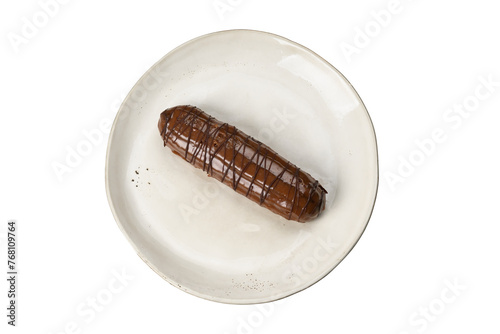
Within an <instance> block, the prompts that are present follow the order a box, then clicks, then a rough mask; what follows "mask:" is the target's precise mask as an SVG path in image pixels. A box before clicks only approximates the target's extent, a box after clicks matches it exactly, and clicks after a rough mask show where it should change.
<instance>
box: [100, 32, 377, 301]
mask: <svg viewBox="0 0 500 334" xmlns="http://www.w3.org/2000/svg"><path fill="white" fill-rule="evenodd" d="M238 32H245V33H248V32H250V33H257V34H263V35H268V36H269V37H273V38H278V39H281V40H284V41H286V42H288V43H290V44H293V45H294V46H296V47H298V48H300V49H303V50H305V51H306V52H309V53H310V54H312V55H313V56H315V57H317V58H318V59H319V60H320V61H322V62H323V63H324V64H325V65H327V66H328V67H329V68H331V69H332V70H333V71H335V72H336V73H337V74H338V75H339V76H340V77H341V78H342V79H343V80H344V81H345V82H346V83H347V84H348V85H349V87H350V88H351V89H352V91H353V92H354V93H355V95H356V97H357V98H358V99H359V101H360V102H361V105H362V107H363V110H364V113H365V115H366V116H367V119H368V122H369V128H370V129H371V131H372V132H373V139H374V144H375V146H374V153H375V168H376V176H375V185H374V195H373V202H372V204H371V208H370V211H369V214H368V217H367V219H366V222H365V224H364V227H363V229H362V231H361V232H360V233H359V236H358V237H357V238H356V240H355V241H354V243H353V244H352V246H351V247H350V248H349V249H348V250H347V251H346V252H345V254H344V255H343V256H342V258H341V259H340V261H339V262H337V263H336V264H335V265H334V266H333V267H332V268H331V269H330V270H328V271H327V272H326V273H325V274H324V275H323V276H321V277H320V278H318V279H317V280H315V281H312V282H311V283H310V284H309V283H308V284H309V285H307V286H305V287H303V288H301V289H299V290H296V291H293V292H291V293H289V294H286V295H284V296H281V297H271V298H268V299H265V300H256V301H251V300H248V299H230V298H220V297H214V296H210V295H206V294H203V293H200V292H197V291H194V290H191V289H189V288H184V287H182V286H181V285H179V284H178V283H177V282H175V281H174V280H172V279H171V278H170V277H167V276H166V275H165V274H163V273H161V272H160V271H159V270H158V268H156V267H155V266H154V265H153V264H152V263H151V262H149V261H148V260H147V259H146V258H145V257H144V256H143V254H142V253H141V251H140V250H139V248H138V246H137V245H136V244H135V242H133V241H132V239H131V238H130V236H129V235H128V233H127V232H126V231H125V229H124V227H123V225H122V223H121V222H120V219H119V217H118V214H117V212H116V209H115V206H114V203H113V199H112V198H111V190H110V185H109V177H108V175H109V155H110V148H111V145H112V142H113V135H114V131H115V128H116V125H117V123H118V120H119V119H120V115H121V113H122V111H123V110H124V106H125V104H126V101H128V99H129V97H130V96H131V94H132V92H133V91H134V89H135V88H136V87H138V85H139V83H140V82H142V80H143V79H144V78H145V77H147V76H148V75H149V73H151V71H152V70H153V69H154V68H155V67H156V66H157V65H158V64H160V63H161V62H162V61H163V60H164V59H165V58H167V57H168V56H170V55H171V54H173V53H175V52H176V51H178V50H179V49H181V48H183V47H184V46H186V45H189V44H191V43H195V42H196V41H198V40H200V39H203V38H207V37H210V36H213V35H219V34H224V33H238ZM104 181H105V190H106V197H107V200H108V205H109V207H110V209H111V212H112V214H113V218H114V220H115V223H116V225H118V228H119V229H120V231H121V232H122V234H123V235H124V236H125V238H126V239H127V241H128V242H129V244H130V245H131V246H132V247H133V249H134V251H135V252H136V254H137V255H138V256H139V258H140V259H141V260H142V261H143V262H144V263H145V264H146V265H147V266H148V267H149V268H150V269H152V270H153V271H154V272H155V273H156V274H158V275H159V276H160V277H161V278H163V279H164V280H165V281H167V282H168V283H169V284H170V285H172V286H174V287H176V288H178V289H180V290H181V291H184V292H187V293H188V294H190V295H192V296H195V297H198V298H201V299H205V300H209V301H214V302H218V303H222V304H229V305H254V304H262V303H270V302H275V301H278V300H281V299H284V298H287V297H291V296H293V295H295V294H296V293H299V292H301V291H304V290H306V289H308V288H310V287H312V286H313V285H315V284H316V283H318V282H319V281H321V280H322V279H324V278H325V277H326V276H328V275H329V274H330V273H331V272H332V271H333V270H334V269H335V268H337V267H338V266H339V265H340V264H341V263H342V262H343V261H344V259H345V258H346V257H347V256H348V255H349V254H350V253H351V251H352V250H353V249H354V247H355V246H356V245H357V244H358V242H359V240H360V239H361V237H362V236H363V234H364V233H365V231H366V229H367V227H368V224H369V223H370V220H371V218H372V215H373V211H374V208H375V203H376V202H377V197H378V191H379V185H380V166H379V153H378V140H377V134H376V131H375V127H374V125H373V120H372V118H371V116H370V114H369V112H368V108H366V105H365V103H364V102H363V100H362V99H361V96H360V95H359V94H358V92H357V91H356V89H355V88H354V86H353V85H352V84H351V82H350V81H349V80H348V79H347V78H346V77H345V76H344V75H343V74H342V73H341V72H340V71H339V70H338V69H337V68H336V67H335V66H333V65H332V64H331V63H330V62H328V61H327V60H326V59H325V58H323V57H322V56H320V55H319V54H317V53H316V52H314V51H313V50H311V49H309V48H308V47H306V46H304V45H302V44H300V43H297V42H295V41H292V40H290V39H288V38H286V37H283V36H281V35H278V34H275V33H271V32H267V31H262V30H254V29H226V30H218V31H215V32H211V33H207V34H203V35H200V36H197V37H195V38H192V39H190V40H188V41H186V42H184V43H182V44H180V45H178V46H177V47H175V48H173V49H172V50H170V51H169V52H168V53H166V54H165V55H164V56H163V57H161V58H160V59H159V60H158V61H156V62H155V63H154V64H153V65H152V66H150V67H149V68H148V70H147V71H146V72H144V74H143V75H142V76H141V77H140V78H139V79H138V80H137V81H136V83H135V84H134V85H133V86H132V87H131V88H130V90H129V92H128V93H127V95H126V96H125V97H124V99H123V101H122V103H121V104H120V107H119V109H118V111H117V113H116V116H115V118H114V120H113V124H112V125H111V129H110V132H109V135H108V143H107V147H106V157H105V166H104Z"/></svg>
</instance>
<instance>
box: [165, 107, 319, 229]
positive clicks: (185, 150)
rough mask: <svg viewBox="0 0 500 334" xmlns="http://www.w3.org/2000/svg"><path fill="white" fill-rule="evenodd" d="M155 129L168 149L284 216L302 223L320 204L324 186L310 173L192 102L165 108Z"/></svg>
mask: <svg viewBox="0 0 500 334" xmlns="http://www.w3.org/2000/svg"><path fill="white" fill-rule="evenodd" d="M158 129H159V131H160V135H161V137H162V138H163V144H164V146H168V147H169V148H170V149H171V150H172V152H173V153H175V154H177V155H179V156H180V157H182V158H183V159H184V160H186V161H187V162H189V163H191V164H192V165H194V166H195V167H197V168H201V169H203V171H205V172H207V174H208V175H209V176H211V177H213V178H215V179H217V180H219V181H221V182H222V183H224V184H226V185H228V186H230V187H232V188H233V189H234V190H235V191H236V192H237V193H239V194H242V195H244V196H246V197H247V198H249V199H251V200H252V201H254V202H256V203H258V204H259V205H261V206H263V207H265V208H267V209H269V210H271V211H272V212H274V213H276V214H278V215H280V216H282V217H284V218H286V219H290V220H295V221H299V222H307V221H309V220H311V219H313V218H316V217H317V216H319V214H320V213H321V212H322V211H323V210H324V209H325V202H326V193H327V191H326V190H325V189H324V188H323V187H322V186H321V185H320V184H319V182H318V181H317V180H315V179H314V178H313V177H312V176H311V175H309V174H308V173H306V172H304V171H302V170H300V168H298V167H297V166H295V165H294V164H292V163H290V162H289V161H288V160H286V159H284V158H283V157H281V156H280V155H278V154H277V153H276V152H275V151H273V150H272V149H271V148H269V147H268V146H266V145H265V144H263V143H261V142H260V141H258V140H256V139H254V138H252V137H250V136H248V135H246V134H245V133H243V132H242V131H240V130H238V129H236V128H235V127H234V126H232V125H229V124H227V123H222V122H220V121H218V120H216V119H215V118H213V117H211V116H209V115H208V114H206V113H205V112H203V111H202V110H200V109H198V108H196V107H193V106H186V105H183V106H176V107H173V108H169V109H166V110H165V111H163V112H162V113H161V115H160V120H159V122H158Z"/></svg>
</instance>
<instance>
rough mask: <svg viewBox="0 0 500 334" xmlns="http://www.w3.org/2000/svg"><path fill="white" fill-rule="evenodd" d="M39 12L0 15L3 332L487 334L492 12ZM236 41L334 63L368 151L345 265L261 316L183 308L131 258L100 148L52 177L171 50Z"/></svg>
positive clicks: (276, 8)
mask: <svg viewBox="0 0 500 334" xmlns="http://www.w3.org/2000/svg"><path fill="white" fill-rule="evenodd" d="M46 2H47V3H49V2H51V1H48V0H46V1H43V0H42V1H41V2H38V1H34V0H30V1H16V2H7V1H2V4H1V5H0V22H1V24H0V25H1V38H0V48H1V53H0V54H1V62H0V68H1V72H0V73H1V76H0V78H1V79H0V85H1V92H2V98H1V100H0V104H1V109H2V111H1V122H0V136H1V138H0V145H1V156H2V163H1V164H0V172H1V174H0V175H1V176H2V179H1V193H0V194H1V198H0V223H1V229H0V242H1V249H2V251H1V258H2V260H1V261H0V264H1V267H2V272H3V273H5V272H6V267H5V262H6V250H5V249H6V246H5V243H6V227H7V226H6V225H7V221H8V219H16V220H17V222H18V229H19V238H20V241H19V244H18V247H19V250H18V256H19V273H20V276H19V286H18V289H19V295H18V305H19V309H18V327H16V328H11V327H10V326H7V324H6V322H7V318H6V316H5V314H6V312H7V311H6V310H5V307H4V305H7V304H6V303H7V298H6V294H7V285H6V280H4V279H2V281H1V282H2V283H1V284H0V295H1V296H2V298H1V301H0V304H1V305H2V307H1V308H2V310H4V311H2V312H1V313H2V314H1V316H0V319H2V320H1V322H2V323H1V324H0V328H1V332H2V333H4V332H6V331H5V329H7V332H8V333H15V332H19V333H44V334H46V333H47V334H48V333H114V332H116V333H122V332H125V333H127V332H155V333H156V332H163V333H167V332H173V333H304V332H307V333H311V332H313V333H314V332H317V333H336V332H338V333H367V332H370V333H394V334H401V333H410V334H413V333H424V332H425V333H471V332H482V333H498V332H499V330H500V325H499V323H498V320H497V318H498V314H499V312H500V306H499V305H500V304H499V303H498V300H499V299H500V287H499V282H500V273H499V270H498V266H499V254H500V243H498V237H499V232H500V227H499V223H500V219H499V218H500V214H499V213H498V210H497V207H498V203H499V200H500V195H499V189H500V177H499V176H498V172H499V170H500V159H499V143H500V134H499V133H498V126H499V124H500V115H499V107H500V68H499V67H500V65H499V60H500V43H499V38H498V32H499V31H500V20H499V19H498V8H495V7H494V2H493V1H491V0H476V1H451V0H447V1H439V2H436V1H429V0H427V1H425V0H420V1H417V0H414V1H410V0H400V1H399V4H398V2H395V3H394V2H391V1H389V0H377V1H368V0H360V1H336V2H333V3H332V2H327V1H264V0H253V1H249V0H248V1H247V0H221V1H214V0H203V1H163V2H160V1H152V0H146V1H117V0H109V1H94V0H89V1H77V0H72V1H67V0H66V3H64V4H63V1H62V0H61V1H60V2H57V4H58V5H57V8H56V7H55V6H54V5H52V6H49V7H46V6H45V7H46V9H45V10H46V11H49V12H51V13H50V14H51V16H47V15H45V16H44V14H40V13H43V8H42V7H43V5H41V3H46ZM52 3H53V4H54V3H55V2H53V1H52ZM214 5H218V7H217V8H216V6H214ZM47 8H48V9H47ZM388 10H391V11H392V13H391V12H390V11H388ZM377 13H378V14H377ZM384 13H385V14H386V13H391V14H390V17H389V16H388V15H385V16H384ZM375 17H378V20H379V21H377V20H376V18H375ZM44 18H47V20H44ZM27 22H31V23H33V22H34V23H35V24H37V25H38V26H39V27H36V26H35V29H36V30H33V29H31V30H30V29H29V28H27V25H29V23H27ZM377 22H379V23H377ZM233 28H248V29H257V30H264V31H269V32H273V33H276V34H279V35H282V36H284V37H287V38H289V39H291V40H293V41H296V42H298V43H301V44H303V45H305V46H306V47H308V48H310V49H312V50H314V51H315V52H317V53H318V54H320V55H321V56H323V57H324V58H325V59H326V60H328V61H329V62H330V63H332V64H333V65H334V66H335V67H337V68H338V69H339V70H340V71H341V72H342V73H343V74H344V75H345V76H346V77H347V78H348V79H349V81H350V82H351V83H352V84H353V86H354V87H355V88H356V90H357V91H358V93H359V94H360V96H361V98H362V99H363V101H364V102H365V104H366V106H367V108H368V111H369V112H370V115H371V117H372V119H373V122H374V125H375V129H376V132H377V136H378V144H379V154H380V187H379V194H378V199H377V203H376V206H375V210H374V213H373V216H372V219H371V221H370V223H369V225H368V228H367V230H366V231H365V233H364V235H363V236H362V238H361V240H360V242H359V243H358V244H357V246H356V247H355V248H354V250H353V251H352V252H351V253H350V254H349V255H348V256H347V258H346V259H345V260H344V261H343V262H342V263H341V264H340V265H339V267H337V268H336V269H335V270H334V271H333V272H332V273H330V274H329V275H328V276H327V277H326V278H324V279H323V280H321V281H320V282H319V283H317V284H315V285H313V286H312V287H310V288H309V289H307V290H305V291H302V292H300V293H298V294H296V295H294V296H292V297H289V298H286V299H284V300H283V301H281V302H278V303H272V304H265V305H263V306H261V307H260V308H259V307H258V306H255V305H250V306H234V305H224V304H219V303H215V302H210V301H206V300H202V299H200V298H197V297H193V296H191V295H188V294H186V293H184V292H182V291H180V290H178V289H176V288H174V287H172V286H171V285H169V284H168V283H166V282H165V281H163V280H162V279H161V278H160V277H159V276H158V275H156V274H154V273H153V272H152V271H151V270H150V269H149V268H148V267H147V266H146V265H145V264H144V263H143V262H142V261H141V260H140V259H139V257H138V256H136V255H135V253H134V251H133V249H132V247H131V246H130V245H129V244H128V242H127V241H126V239H125V237H124V236H123V235H122V234H121V232H120V231H119V229H118V227H117V226H116V223H115V222H114V219H113V217H112V215H111V212H110V210H109V207H108V203H107V200H106V194H105V189H104V159H105V151H106V141H107V135H106V136H105V138H104V139H103V140H102V141H100V142H98V143H96V144H95V145H93V146H92V152H91V153H90V154H89V155H88V156H86V157H84V158H83V159H82V161H80V162H79V163H78V164H77V166H76V167H74V168H71V172H67V173H64V174H63V175H62V177H61V178H60V179H59V178H58V177H57V175H56V173H55V172H54V169H53V164H54V162H59V163H65V159H66V156H67V154H68V150H71V149H76V147H77V146H78V145H79V144H80V143H81V142H82V141H84V140H86V137H85V135H84V132H88V131H92V130H95V129H99V126H100V124H101V123H106V122H108V121H111V120H112V119H113V118H114V115H115V113H116V111H117V109H118V106H119V104H120V102H121V101H122V100H123V98H124V95H125V94H126V93H127V92H128V91H129V90H130V89H131V87H132V86H133V85H134V83H135V82H136V81H137V80H138V79H139V78H140V76H141V75H142V74H143V73H144V72H145V71H146V70H147V69H148V68H149V67H150V66H151V65H153V64H154V63H155V62H156V61H157V60H159V59H160V58H161V57H162V56H164V55H165V54H166V53H167V52H168V51H170V50H171V49H173V48H174V47H176V46H178V45H179V44H181V43H183V42H186V41H188V40H190V39H192V38H194V37H197V36H199V35H203V34H206V33H210V32H214V31H218V30H226V29H233ZM360 31H361V32H360ZM363 31H365V32H363ZM366 31H368V35H365V34H366ZM23 34H24V35H23ZM347 45H350V49H349V50H350V51H351V53H349V52H347V51H345V50H347V48H349V46H347ZM353 48H356V49H353ZM343 50H344V51H343ZM353 50H355V53H352V52H354V51H353ZM481 80H483V81H484V80H486V81H488V80H490V82H492V83H490V84H489V85H486V86H485V85H484V84H483V83H482V81H481ZM488 89H489V90H488ZM475 94H479V95H480V97H481V99H478V98H476V97H475ZM464 103H465V104H466V107H463V105H464ZM450 108H451V110H450ZM459 108H462V109H463V110H464V112H463V115H464V116H459V114H458V113H457V110H459ZM466 108H468V109H469V110H470V112H469V111H467V109H466ZM98 131H101V130H98ZM433 133H440V136H439V139H440V140H439V142H437V143H436V142H434V144H431V143H430V142H429V140H431V139H430V138H432V134H433ZM417 142H419V143H421V144H420V146H422V143H426V146H424V148H423V149H422V148H419V145H418V144H417ZM423 151H425V152H423ZM419 152H420V153H419ZM402 161H406V162H402ZM3 275H4V274H2V277H4V276H3ZM117 275H118V276H120V275H121V276H122V280H121V281H120V280H116V276H117ZM96 297H100V300H101V302H102V301H105V305H102V304H99V300H97V303H98V304H97V305H95V306H94V307H95V308H96V309H98V310H99V311H97V310H94V309H93V308H92V306H91V303H92V300H93V299H95V298H96ZM103 298H104V299H103Z"/></svg>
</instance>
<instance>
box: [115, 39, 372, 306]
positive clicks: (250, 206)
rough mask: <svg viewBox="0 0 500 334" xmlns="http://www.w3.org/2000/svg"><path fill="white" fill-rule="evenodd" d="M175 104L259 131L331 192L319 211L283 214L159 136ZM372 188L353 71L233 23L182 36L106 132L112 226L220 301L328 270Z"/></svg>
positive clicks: (351, 241) (306, 281)
mask: <svg viewBox="0 0 500 334" xmlns="http://www.w3.org/2000/svg"><path fill="white" fill-rule="evenodd" d="M179 104H191V105H196V106H198V107H199V108H201V109H202V110H204V111H206V112H207V113H209V114H211V115H212V116H215V117H216V118H218V119H219V120H223V121H225V122H228V123H230V124H233V125H235V126H237V127H238V128H239V129H241V130H243V131H244V132H246V133H247V134H249V135H252V136H253V137H256V138H257V139H260V140H261V141H263V142H264V143H266V144H267V145H268V146H270V147H272V148H273V149H274V150H275V151H277V152H278V153H279V154H280V155H282V156H284V157H286V158H287V159H289V160H290V161H292V162H293V163H295V164H296V165H298V166H299V167H301V168H302V169H304V170H306V171H308V172H309V173H310V174H311V175H313V176H314V177H315V178H317V179H318V180H319V181H320V183H321V184H322V185H323V186H324V187H325V188H326V189H327V190H328V195H327V205H326V209H325V211H324V212H323V214H322V215H321V216H320V217H319V218H318V219H316V220H314V221H312V222H309V223H305V224H301V223H297V222H292V221H287V220H285V219H283V218H281V217H279V216H277V215H275V214H273V213H271V212H269V211H268V210H266V209H264V208H261V207H259V206H258V205H257V204H255V203H253V202H251V201H249V200H248V199H246V198H244V197H243V196H241V195H238V194H236V193H235V192H234V191H233V190H232V189H230V188H229V187H227V186H225V185H223V184H221V183H219V182H218V181H216V180H214V179H211V178H209V177H207V176H206V174H204V173H203V172H202V171H201V170H197V169H195V168H194V167H192V166H190V165H189V164H188V163H186V162H184V161H183V160H182V159H180V158H179V157H177V156H174V155H173V154H172V153H171V151H170V149H168V148H164V147H163V142H162V139H161V138H160V135H159V132H158V128H157V122H158V119H159V115H160V113H161V112H162V111H163V110H164V109H166V108H168V107H172V106H175V105H179ZM377 186H378V162H377V147H376V139H375V133H374V130H373V126H372V123H371V121H370V117H369V115H368V113H367V111H366V109H365V106H364V105H363V103H362V101H361V100H360V98H359V96H358V95H357V93H356V92H355V90H354V89H353V87H352V86H351V85H350V84H349V82H348V81H347V80H346V79H345V78H344V77H343V76H342V75H341V74H340V73H339V72H338V71H337V70H336V69H335V68H333V67H332V66H331V65H330V64H329V63H328V62H326V61H325V60H324V59H322V58H321V57H319V56H318V55H316V54H315V53H314V52H312V51H310V50H309V49H307V48H305V47H303V46H301V45H299V44H297V43H294V42H292V41H290V40H288V39H285V38H283V37H280V36H276V35H273V34H269V33H264V32H258V31H249V30H231V31H222V32H217V33H213V34H208V35H205V36H201V37H198V38H196V39H194V40H191V41H189V42H187V43H185V44H183V45H181V46H179V47H178V48H176V49H175V50H173V51H172V52H170V53H169V54H167V55H166V56H165V57H163V58H162V59H161V60H160V61H159V62H158V63H156V64H155V65H154V66H153V67H152V68H151V69H150V70H149V71H148V72H147V73H146V74H145V75H144V76H143V77H142V78H141V79H140V80H139V81H138V82H137V84H136V85H135V86H134V88H133V89H132V90H131V92H130V93H129V95H128V96H127V97H126V99H125V101H124V103H123V105H122V106H121V108H120V110H119V112H118V115H117V117H116V119H115V122H114V124H113V128H112V130H111V134H110V139H109V145H108V152H107V159H106V190H107V194H108V199H109V203H110V206H111V210H112V211H113V215H114V217H115V219H116V221H117V223H118V226H119V227H120V229H121V230H122V232H123V233H124V234H125V236H126V237H127V238H128V240H129V241H130V243H131V244H132V246H133V247H134V248H135V250H136V251H137V253H138V254H139V256H140V257H141V258H142V259H143V260H144V261H145V262H146V263H147V264H148V265H149V266H150V267H151V268H152V269H153V270H154V271H155V272H156V273H158V274H159V275H160V276H161V277H163V278H164V279H165V280H167V281H168V282H169V283H171V284H172V285H174V286H176V287H178V288H180V289H182V290H184V291H186V292H189V293H191V294H193V295H196V296H199V297H202V298H206V299H209V300H214V301H218V302H224V303H235V304H249V303H260V302H268V301H272V300H276V299H279V298H283V297H286V296H289V295H291V294H293V293H295V292H297V291H300V290H303V289H305V288H307V287H309V286H310V285H312V284H314V283H315V282H317V281H318V280H320V279H321V278H323V277H324V276H325V275H327V274H328V273H329V272H330V271H331V270H332V269H333V268H335V266H337V264H339V262H340V261H341V260H342V259H343V258H344V257H345V256H346V255H347V253H348V252H349V251H350V250H351V249H352V248H353V247H354V245H355V244H356V242H357V241H358V239H359V238H360V236H361V234H362V233H363V230H364V229H365V227H366V224H367V223H368V220H369V218H370V215H371V212H372V209H373V205H374V201H375V197H376V192H377Z"/></svg>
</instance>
